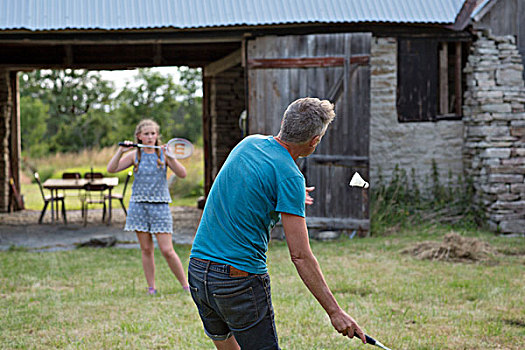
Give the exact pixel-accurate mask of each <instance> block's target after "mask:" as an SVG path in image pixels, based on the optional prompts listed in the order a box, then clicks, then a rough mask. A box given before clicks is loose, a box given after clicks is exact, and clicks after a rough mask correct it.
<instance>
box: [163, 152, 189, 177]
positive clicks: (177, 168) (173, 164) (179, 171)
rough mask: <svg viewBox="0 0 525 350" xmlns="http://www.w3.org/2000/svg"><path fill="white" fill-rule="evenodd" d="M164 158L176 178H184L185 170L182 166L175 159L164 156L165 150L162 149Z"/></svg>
mask: <svg viewBox="0 0 525 350" xmlns="http://www.w3.org/2000/svg"><path fill="white" fill-rule="evenodd" d="M164 157H165V158H166V164H168V166H169V167H170V169H171V170H172V171H173V173H175V175H176V176H177V177H180V178H181V179H183V178H185V177H186V168H185V167H184V165H182V164H181V163H180V162H179V161H178V160H177V159H175V158H171V157H170V156H168V155H166V149H164Z"/></svg>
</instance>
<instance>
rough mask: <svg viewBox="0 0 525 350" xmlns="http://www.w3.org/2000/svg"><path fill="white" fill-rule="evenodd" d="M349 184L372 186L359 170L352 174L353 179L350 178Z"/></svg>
mask: <svg viewBox="0 0 525 350" xmlns="http://www.w3.org/2000/svg"><path fill="white" fill-rule="evenodd" d="M349 185H350V186H352V187H362V188H368V186H370V184H369V183H368V182H366V181H365V180H363V178H362V177H361V175H359V173H357V172H356V173H355V174H354V176H352V180H350V183H349Z"/></svg>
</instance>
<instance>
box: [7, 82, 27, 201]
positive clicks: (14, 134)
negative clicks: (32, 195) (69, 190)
mask: <svg viewBox="0 0 525 350" xmlns="http://www.w3.org/2000/svg"><path fill="white" fill-rule="evenodd" d="M9 79H10V81H11V82H10V84H11V101H12V103H11V122H10V127H11V132H10V134H9V139H10V140H9V167H10V175H11V178H12V179H13V184H12V186H13V191H12V193H10V195H11V196H13V197H14V198H10V199H9V203H13V204H14V206H12V207H11V210H22V209H24V203H23V201H22V197H21V195H20V193H21V191H20V168H21V166H20V164H21V154H22V143H21V140H22V138H21V135H20V130H21V129H20V87H19V83H18V72H9Z"/></svg>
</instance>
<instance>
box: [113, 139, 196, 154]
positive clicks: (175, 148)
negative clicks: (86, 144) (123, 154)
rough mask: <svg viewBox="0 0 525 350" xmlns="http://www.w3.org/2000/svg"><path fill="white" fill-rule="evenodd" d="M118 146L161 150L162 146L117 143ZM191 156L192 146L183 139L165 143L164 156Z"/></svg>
mask: <svg viewBox="0 0 525 350" xmlns="http://www.w3.org/2000/svg"><path fill="white" fill-rule="evenodd" d="M118 144H119V146H125V147H138V148H162V147H163V146H153V145H152V146H150V145H143V144H142V143H130V144H126V143H124V142H119V143H118ZM192 154H193V145H192V143H191V142H190V141H188V140H186V139H183V138H174V139H171V140H169V141H168V142H167V143H166V155H168V156H169V157H172V158H176V159H184V158H188V157H190V156H191V155H192Z"/></svg>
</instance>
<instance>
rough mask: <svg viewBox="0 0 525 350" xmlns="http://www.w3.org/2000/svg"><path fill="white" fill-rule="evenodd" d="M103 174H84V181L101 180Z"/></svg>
mask: <svg viewBox="0 0 525 350" xmlns="http://www.w3.org/2000/svg"><path fill="white" fill-rule="evenodd" d="M103 177H104V174H102V173H94V172H89V173H85V174H84V179H88V180H93V179H102V178H103Z"/></svg>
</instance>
